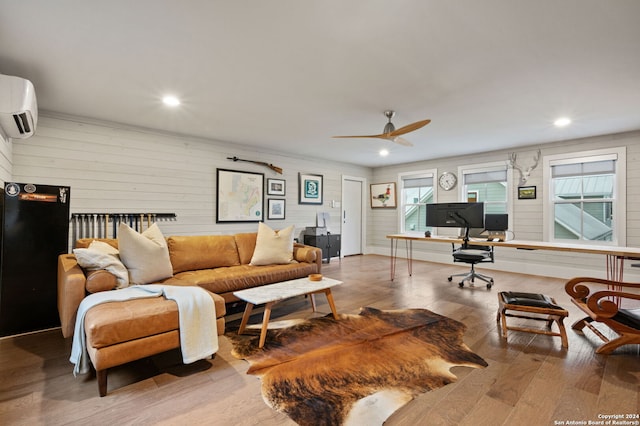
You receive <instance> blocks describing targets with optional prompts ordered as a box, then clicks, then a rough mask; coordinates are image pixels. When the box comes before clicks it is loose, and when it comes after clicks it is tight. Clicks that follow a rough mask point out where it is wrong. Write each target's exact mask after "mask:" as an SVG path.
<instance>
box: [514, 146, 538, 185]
mask: <svg viewBox="0 0 640 426" xmlns="http://www.w3.org/2000/svg"><path fill="white" fill-rule="evenodd" d="M517 157H518V154H516V153H515V152H512V153H511V154H509V165H510V166H511V168H513V169H516V170H517V171H518V172H520V183H519V184H518V186H524V185H526V184H527V181H528V180H529V177H530V176H531V172H532V171H533V169H535V168H536V167H538V163H539V162H540V150H538V152H537V153H536V155H535V157H533V166H531V167H527V168H526V169H525V168H524V167H522V166H519V165H518V163H517V162H516V160H517Z"/></svg>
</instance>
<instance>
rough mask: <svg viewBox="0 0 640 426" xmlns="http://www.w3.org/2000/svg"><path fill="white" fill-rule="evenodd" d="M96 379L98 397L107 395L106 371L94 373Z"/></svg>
mask: <svg viewBox="0 0 640 426" xmlns="http://www.w3.org/2000/svg"><path fill="white" fill-rule="evenodd" d="M96 376H97V377H98V392H99V393H100V396H101V397H102V396H105V395H107V369H106V368H105V369H104V370H98V371H96Z"/></svg>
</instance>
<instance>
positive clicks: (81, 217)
mask: <svg viewBox="0 0 640 426" xmlns="http://www.w3.org/2000/svg"><path fill="white" fill-rule="evenodd" d="M176 218H177V216H176V214H175V213H73V214H71V232H72V235H73V237H72V241H74V242H75V241H76V240H77V239H79V238H117V237H118V226H120V223H126V224H127V225H129V226H130V227H131V228H133V229H135V230H136V231H138V232H142V231H143V230H144V229H145V228H146V229H148V228H149V227H150V226H151V225H152V224H154V223H156V222H159V221H173V220H176ZM145 225H146V227H145ZM109 228H111V232H109Z"/></svg>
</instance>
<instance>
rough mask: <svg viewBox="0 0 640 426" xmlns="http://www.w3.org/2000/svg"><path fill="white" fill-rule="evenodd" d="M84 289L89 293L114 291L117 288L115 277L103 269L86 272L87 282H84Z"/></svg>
mask: <svg viewBox="0 0 640 426" xmlns="http://www.w3.org/2000/svg"><path fill="white" fill-rule="evenodd" d="M84 286H85V289H86V290H87V292H89V293H98V292H100V291H109V290H114V289H116V288H117V287H118V281H117V279H116V276H115V275H113V274H112V273H111V272H108V271H106V270H104V269H99V270H97V271H89V272H87V280H86V281H85V284H84Z"/></svg>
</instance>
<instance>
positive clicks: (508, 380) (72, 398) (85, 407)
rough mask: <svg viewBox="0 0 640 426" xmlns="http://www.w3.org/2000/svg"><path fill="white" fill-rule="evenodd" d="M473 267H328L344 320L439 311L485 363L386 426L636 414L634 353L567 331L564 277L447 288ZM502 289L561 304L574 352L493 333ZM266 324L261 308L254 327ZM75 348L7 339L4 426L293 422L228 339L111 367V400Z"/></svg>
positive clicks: (55, 338)
mask: <svg viewBox="0 0 640 426" xmlns="http://www.w3.org/2000/svg"><path fill="white" fill-rule="evenodd" d="M465 269H466V268H465V267H464V266H459V265H453V264H451V265H446V264H437V263H429V262H420V261H415V262H414V264H413V276H411V277H409V276H408V274H407V269H406V267H405V263H404V262H403V261H402V260H399V262H398V269H397V274H396V279H395V280H394V281H393V282H392V281H390V280H389V258H388V257H385V256H376V255H367V256H353V257H348V258H345V259H343V260H342V262H338V261H337V260H332V261H331V263H330V264H328V265H327V264H325V265H324V267H323V273H324V274H325V275H326V276H329V277H332V278H336V279H340V280H342V281H344V284H343V285H341V286H338V287H336V288H335V289H334V290H333V294H334V298H335V301H336V306H337V309H338V311H339V312H344V313H357V312H358V309H359V308H360V307H362V306H373V307H376V308H380V309H400V308H426V309H429V310H432V311H434V312H437V313H439V314H442V315H446V316H448V317H451V318H454V319H456V320H458V321H461V322H463V323H464V324H466V326H467V327H468V330H467V333H466V335H465V342H466V343H467V345H468V346H469V347H470V348H471V349H472V350H473V351H474V352H476V353H477V354H479V355H480V356H482V357H483V358H484V359H485V360H486V361H487V362H488V363H489V366H488V367H487V368H484V369H472V368H466V367H455V368H453V369H452V371H453V373H454V374H455V375H457V376H458V380H457V381H456V382H455V383H452V384H450V385H447V386H445V387H443V388H440V389H438V390H435V391H433V392H429V393H426V394H423V395H421V396H420V397H418V398H416V399H415V400H413V401H411V402H410V403H409V404H407V405H406V406H404V407H403V408H401V409H400V410H398V411H397V412H396V413H394V415H393V416H392V417H391V418H390V419H389V420H388V422H387V424H388V425H416V424H428V425H492V426H494V425H558V424H569V423H568V422H571V421H585V422H588V421H597V420H601V419H600V418H599V417H598V416H599V415H612V414H619V415H626V414H631V415H633V414H637V413H639V412H640V397H639V395H640V393H639V383H640V363H639V362H638V361H639V360H640V357H639V351H638V346H637V345H636V346H627V347H625V348H621V349H619V350H618V351H616V352H615V353H614V354H613V355H609V356H601V355H596V354H595V352H594V349H595V347H596V346H597V345H599V344H600V341H599V339H597V337H595V336H594V335H593V334H590V332H589V331H586V332H585V335H580V334H577V333H575V332H574V331H573V330H571V329H570V325H571V324H572V323H573V322H574V321H575V320H577V319H578V318H579V317H580V313H579V311H578V309H577V308H574V306H573V304H572V303H570V301H569V298H568V296H567V295H566V294H565V292H564V280H562V279H553V278H545V277H539V276H533V275H520V274H513V273H506V272H489V273H488V275H492V276H493V277H494V279H495V285H494V287H493V288H492V289H491V290H487V289H486V288H485V286H484V285H480V284H479V285H478V286H477V287H474V288H469V287H464V288H459V287H458V285H457V283H456V282H455V281H454V282H453V283H449V282H448V281H447V277H448V276H449V275H450V274H452V273H459V272H463V271H464V270H465ZM485 272H486V271H485ZM501 290H521V291H530V292H541V293H545V294H549V295H551V296H553V297H555V298H556V300H557V302H558V303H559V304H561V305H562V306H564V307H565V308H566V309H568V310H569V313H570V316H569V319H568V321H567V324H566V325H567V328H568V331H567V332H568V335H569V349H568V350H563V349H562V347H561V344H560V343H561V342H560V338H558V337H549V336H544V335H535V334H530V333H518V332H510V333H509V337H508V341H506V342H505V341H504V340H503V339H502V338H501V337H500V333H499V329H498V327H497V324H496V310H497V306H498V302H497V293H498V292H499V291H501ZM317 302H318V307H319V310H320V312H322V313H323V314H326V313H329V307H328V304H327V303H326V300H324V298H323V297H322V296H318V297H317ZM312 315H313V314H312V313H311V311H310V302H309V300H308V299H305V298H302V297H301V298H296V299H292V300H290V301H287V302H283V303H281V304H278V305H276V306H275V307H274V309H273V313H272V321H277V320H279V319H287V318H300V317H310V316H312ZM234 317H235V318H234ZM230 319H231V320H234V321H239V316H238V315H235V316H232V317H231V318H230ZM260 320H261V314H260V313H259V311H258V312H257V313H256V314H255V315H254V316H253V317H252V320H251V321H252V322H254V323H259V322H260ZM511 321H518V320H517V319H511ZM70 348H71V341H70V339H67V340H65V339H63V338H62V335H61V333H60V331H59V330H50V331H46V332H42V333H37V334H30V335H25V336H20V337H12V338H6V339H2V340H0V424H3V425H116V424H117V425H152V424H153V425H155V424H160V425H178V424H179V425H184V424H190V425H258V424H260V425H285V424H294V423H293V422H292V421H291V420H289V419H288V417H286V416H284V415H282V414H278V413H276V412H275V411H273V410H271V409H270V408H269V407H267V406H266V404H265V403H264V402H263V400H262V397H261V395H260V381H259V379H257V378H256V377H254V376H248V375H247V374H246V370H247V368H248V364H247V363H246V362H245V361H243V360H238V359H235V358H234V357H233V356H231V354H230V350H231V346H230V344H229V342H228V341H227V339H226V338H224V337H222V338H221V339H220V351H219V352H218V354H217V355H216V357H215V358H214V359H213V360H205V361H199V362H197V363H194V364H191V365H186V366H185V365H182V364H181V360H180V354H179V352H178V351H171V352H167V353H164V354H161V355H159V356H155V357H152V358H149V359H145V360H141V361H138V362H134V363H130V364H127V365H125V366H121V367H118V368H114V369H111V370H110V372H109V389H108V394H107V396H106V397H104V398H100V397H99V396H98V386H97V383H96V379H95V377H86V376H79V377H77V378H76V377H74V376H73V374H72V366H71V364H70V363H69V361H68V359H69V353H70ZM635 420H638V419H635ZM563 422H564V423H563ZM636 424H637V423H636Z"/></svg>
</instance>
